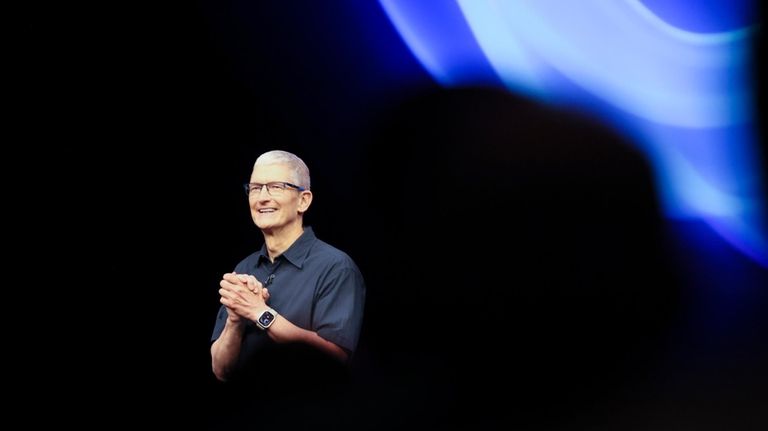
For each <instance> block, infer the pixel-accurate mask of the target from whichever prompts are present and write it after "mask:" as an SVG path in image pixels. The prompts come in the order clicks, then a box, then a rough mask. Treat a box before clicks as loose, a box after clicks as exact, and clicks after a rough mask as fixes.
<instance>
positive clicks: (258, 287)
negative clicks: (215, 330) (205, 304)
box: [219, 272, 269, 323]
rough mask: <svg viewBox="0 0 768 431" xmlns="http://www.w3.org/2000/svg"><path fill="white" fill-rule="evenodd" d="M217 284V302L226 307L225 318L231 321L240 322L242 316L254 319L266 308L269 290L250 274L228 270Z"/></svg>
mask: <svg viewBox="0 0 768 431" xmlns="http://www.w3.org/2000/svg"><path fill="white" fill-rule="evenodd" d="M219 286H221V288H220V289H219V295H221V299H220V300H219V302H221V303H222V304H223V305H224V306H225V307H226V308H227V313H228V317H227V320H229V321H230V322H232V323H240V322H241V320H242V318H246V319H250V320H255V319H256V318H257V316H258V315H259V313H261V312H262V311H263V310H265V309H267V301H268V300H269V290H268V289H267V288H266V287H264V286H263V285H262V284H261V282H260V281H259V280H257V279H256V277H254V276H252V275H248V274H237V273H235V272H228V273H226V274H224V276H223V277H222V279H221V281H220V282H219Z"/></svg>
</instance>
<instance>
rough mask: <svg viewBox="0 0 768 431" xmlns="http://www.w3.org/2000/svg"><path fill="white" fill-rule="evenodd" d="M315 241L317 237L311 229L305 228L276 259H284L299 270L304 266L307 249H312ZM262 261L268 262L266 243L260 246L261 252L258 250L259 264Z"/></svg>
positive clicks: (309, 227)
mask: <svg viewBox="0 0 768 431" xmlns="http://www.w3.org/2000/svg"><path fill="white" fill-rule="evenodd" d="M316 240H317V237H316V236H315V232H314V231H313V230H312V227H311V226H306V227H304V232H303V233H302V234H301V236H300V237H298V238H297V239H296V241H294V242H293V244H291V246H290V247H288V249H287V250H285V251H284V252H283V254H281V255H280V256H278V259H279V258H280V257H281V256H282V257H283V258H285V260H287V261H288V262H291V264H293V266H295V267H297V268H299V269H301V267H302V266H303V265H304V261H305V260H306V259H307V254H308V253H309V249H310V248H311V247H312V244H313V243H314V242H315V241H316ZM262 259H266V260H267V261H269V253H268V252H267V244H266V243H265V244H263V245H262V246H261V250H259V262H261V260H262Z"/></svg>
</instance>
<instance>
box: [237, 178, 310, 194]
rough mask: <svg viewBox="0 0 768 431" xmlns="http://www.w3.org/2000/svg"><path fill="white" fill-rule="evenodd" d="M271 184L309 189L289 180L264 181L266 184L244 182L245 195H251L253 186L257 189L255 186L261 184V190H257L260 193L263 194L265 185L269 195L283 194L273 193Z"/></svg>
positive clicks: (299, 189)
mask: <svg viewBox="0 0 768 431" xmlns="http://www.w3.org/2000/svg"><path fill="white" fill-rule="evenodd" d="M270 184H282V185H283V187H284V188H292V189H294V190H297V191H300V192H303V191H306V190H307V189H305V188H304V187H302V186H297V185H296V184H292V183H289V182H287V181H270V182H268V183H264V184H261V183H245V184H243V188H244V189H245V195H246V196H251V186H254V190H255V189H256V187H255V186H257V185H259V186H261V187H259V191H258V192H256V193H258V194H261V191H262V190H264V187H266V188H267V194H268V195H270V196H282V195H273V194H272V192H270V191H269V186H270Z"/></svg>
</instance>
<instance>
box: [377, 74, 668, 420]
mask: <svg viewBox="0 0 768 431" xmlns="http://www.w3.org/2000/svg"><path fill="white" fill-rule="evenodd" d="M383 124H384V125H383V126H382V129H381V131H380V132H378V133H377V134H376V135H375V139H374V145H372V147H371V153H370V154H369V160H371V161H373V162H374V165H373V166H371V169H370V173H371V177H370V178H371V190H370V193H371V194H372V195H374V196H377V197H378V199H377V200H376V203H377V204H378V205H377V206H376V208H375V209H374V211H373V219H374V220H373V222H372V223H371V224H372V226H376V227H377V230H376V233H375V234H376V235H377V239H376V241H375V244H377V247H375V248H374V250H375V251H378V252H379V253H378V254H377V256H376V258H375V259H373V261H374V262H376V263H377V265H375V268H373V269H370V268H369V271H370V272H371V275H370V280H372V281H371V283H369V307H368V309H367V311H366V313H367V319H366V326H365V329H364V335H363V340H364V342H366V343H369V345H368V348H369V349H370V350H371V352H373V353H372V356H373V357H375V358H376V361H377V362H376V361H371V362H376V363H377V364H378V365H379V366H381V367H382V370H383V371H381V372H380V373H381V374H384V375H386V376H387V377H386V378H382V379H379V381H377V382H369V383H370V385H371V386H373V387H376V384H377V383H378V384H379V385H380V386H379V387H378V389H375V390H370V389H369V390H367V391H366V393H367V394H369V395H370V396H372V397H374V398H378V397H381V398H386V399H387V401H388V402H390V403H392V406H393V407H392V408H393V409H394V411H396V412H399V414H397V415H394V416H393V417H391V418H390V419H392V420H393V421H395V422H402V423H403V424H406V423H409V422H411V421H417V422H423V423H425V424H428V423H446V424H447V423H451V422H455V421H459V422H467V423H478V424H479V423H483V422H488V423H500V424H512V425H514V424H526V425H533V424H540V425H541V426H545V425H546V424H556V423H558V421H570V422H572V421H573V420H574V418H575V417H577V416H579V414H583V412H584V409H585V408H589V407H590V406H592V405H594V404H596V403H599V402H609V401H610V400H611V399H616V398H620V397H621V396H622V394H623V393H625V392H627V391H628V390H631V389H636V388H638V387H640V384H641V383H643V382H635V381H634V380H635V379H637V378H638V377H639V378H640V379H641V380H642V376H644V375H645V374H644V373H645V372H646V371H647V370H648V369H650V368H651V367H652V366H653V362H654V356H655V355H656V354H658V353H659V352H660V349H661V348H662V346H663V336H664V331H665V328H667V327H668V326H669V325H670V322H671V319H672V317H673V316H674V310H675V308H676V306H677V305H676V304H677V295H678V293H679V292H678V284H677V279H676V276H675V275H674V273H673V272H672V271H671V269H670V266H669V264H668V262H667V260H666V259H667V258H666V248H665V237H664V230H663V224H662V219H661V217H660V213H659V206H658V203H657V199H656V194H655V188H654V184H653V178H652V172H651V169H650V167H649V164H648V162H647V161H646V160H645V158H644V157H642V156H641V155H640V153H639V152H638V151H637V150H635V149H634V148H633V147H632V146H630V145H629V144H628V143H627V142H625V141H624V140H623V139H621V138H619V136H618V135H617V134H616V133H613V132H612V131H610V130H608V129H606V128H605V127H603V126H600V125H599V124H598V123H597V122H595V121H592V120H590V119H588V118H585V117H583V116H578V115H576V114H574V113H567V112H563V111H558V110H554V109H550V108H545V107H542V106H539V105H537V104H534V103H532V102H529V101H525V100H522V99H519V98H517V97H514V96H512V95H510V94H508V93H506V92H502V91H495V90H488V89H460V90H444V91H438V92H434V93H429V94H425V95H421V96H419V97H416V98H414V99H412V100H410V101H409V102H408V103H405V104H404V105H402V106H401V107H399V108H398V109H397V110H395V111H394V113H393V114H392V116H391V117H389V118H387V119H386V120H385V121H384V122H383ZM383 394H386V395H383ZM499 394H502V396H499ZM380 401H383V400H380ZM577 412H581V413H579V414H577Z"/></svg>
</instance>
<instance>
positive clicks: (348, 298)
mask: <svg viewBox="0 0 768 431" xmlns="http://www.w3.org/2000/svg"><path fill="white" fill-rule="evenodd" d="M364 305H365V282H364V281H363V276H362V274H361V273H360V271H359V270H358V269H357V267H356V266H354V264H353V263H352V264H351V266H344V267H342V268H340V269H338V270H336V271H335V273H333V274H332V275H330V276H329V277H328V281H327V282H326V283H325V284H324V285H323V286H321V288H320V289H319V291H318V292H317V300H316V302H315V306H314V310H313V314H312V327H313V328H314V330H315V331H316V332H317V334H318V335H319V336H321V337H322V338H323V339H325V340H328V341H331V342H333V343H335V344H337V345H338V346H340V347H343V348H345V349H347V350H348V351H350V352H353V351H354V350H355V348H356V347H357V340H358V338H359V336H360V328H361V326H362V323H363V307H364Z"/></svg>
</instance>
